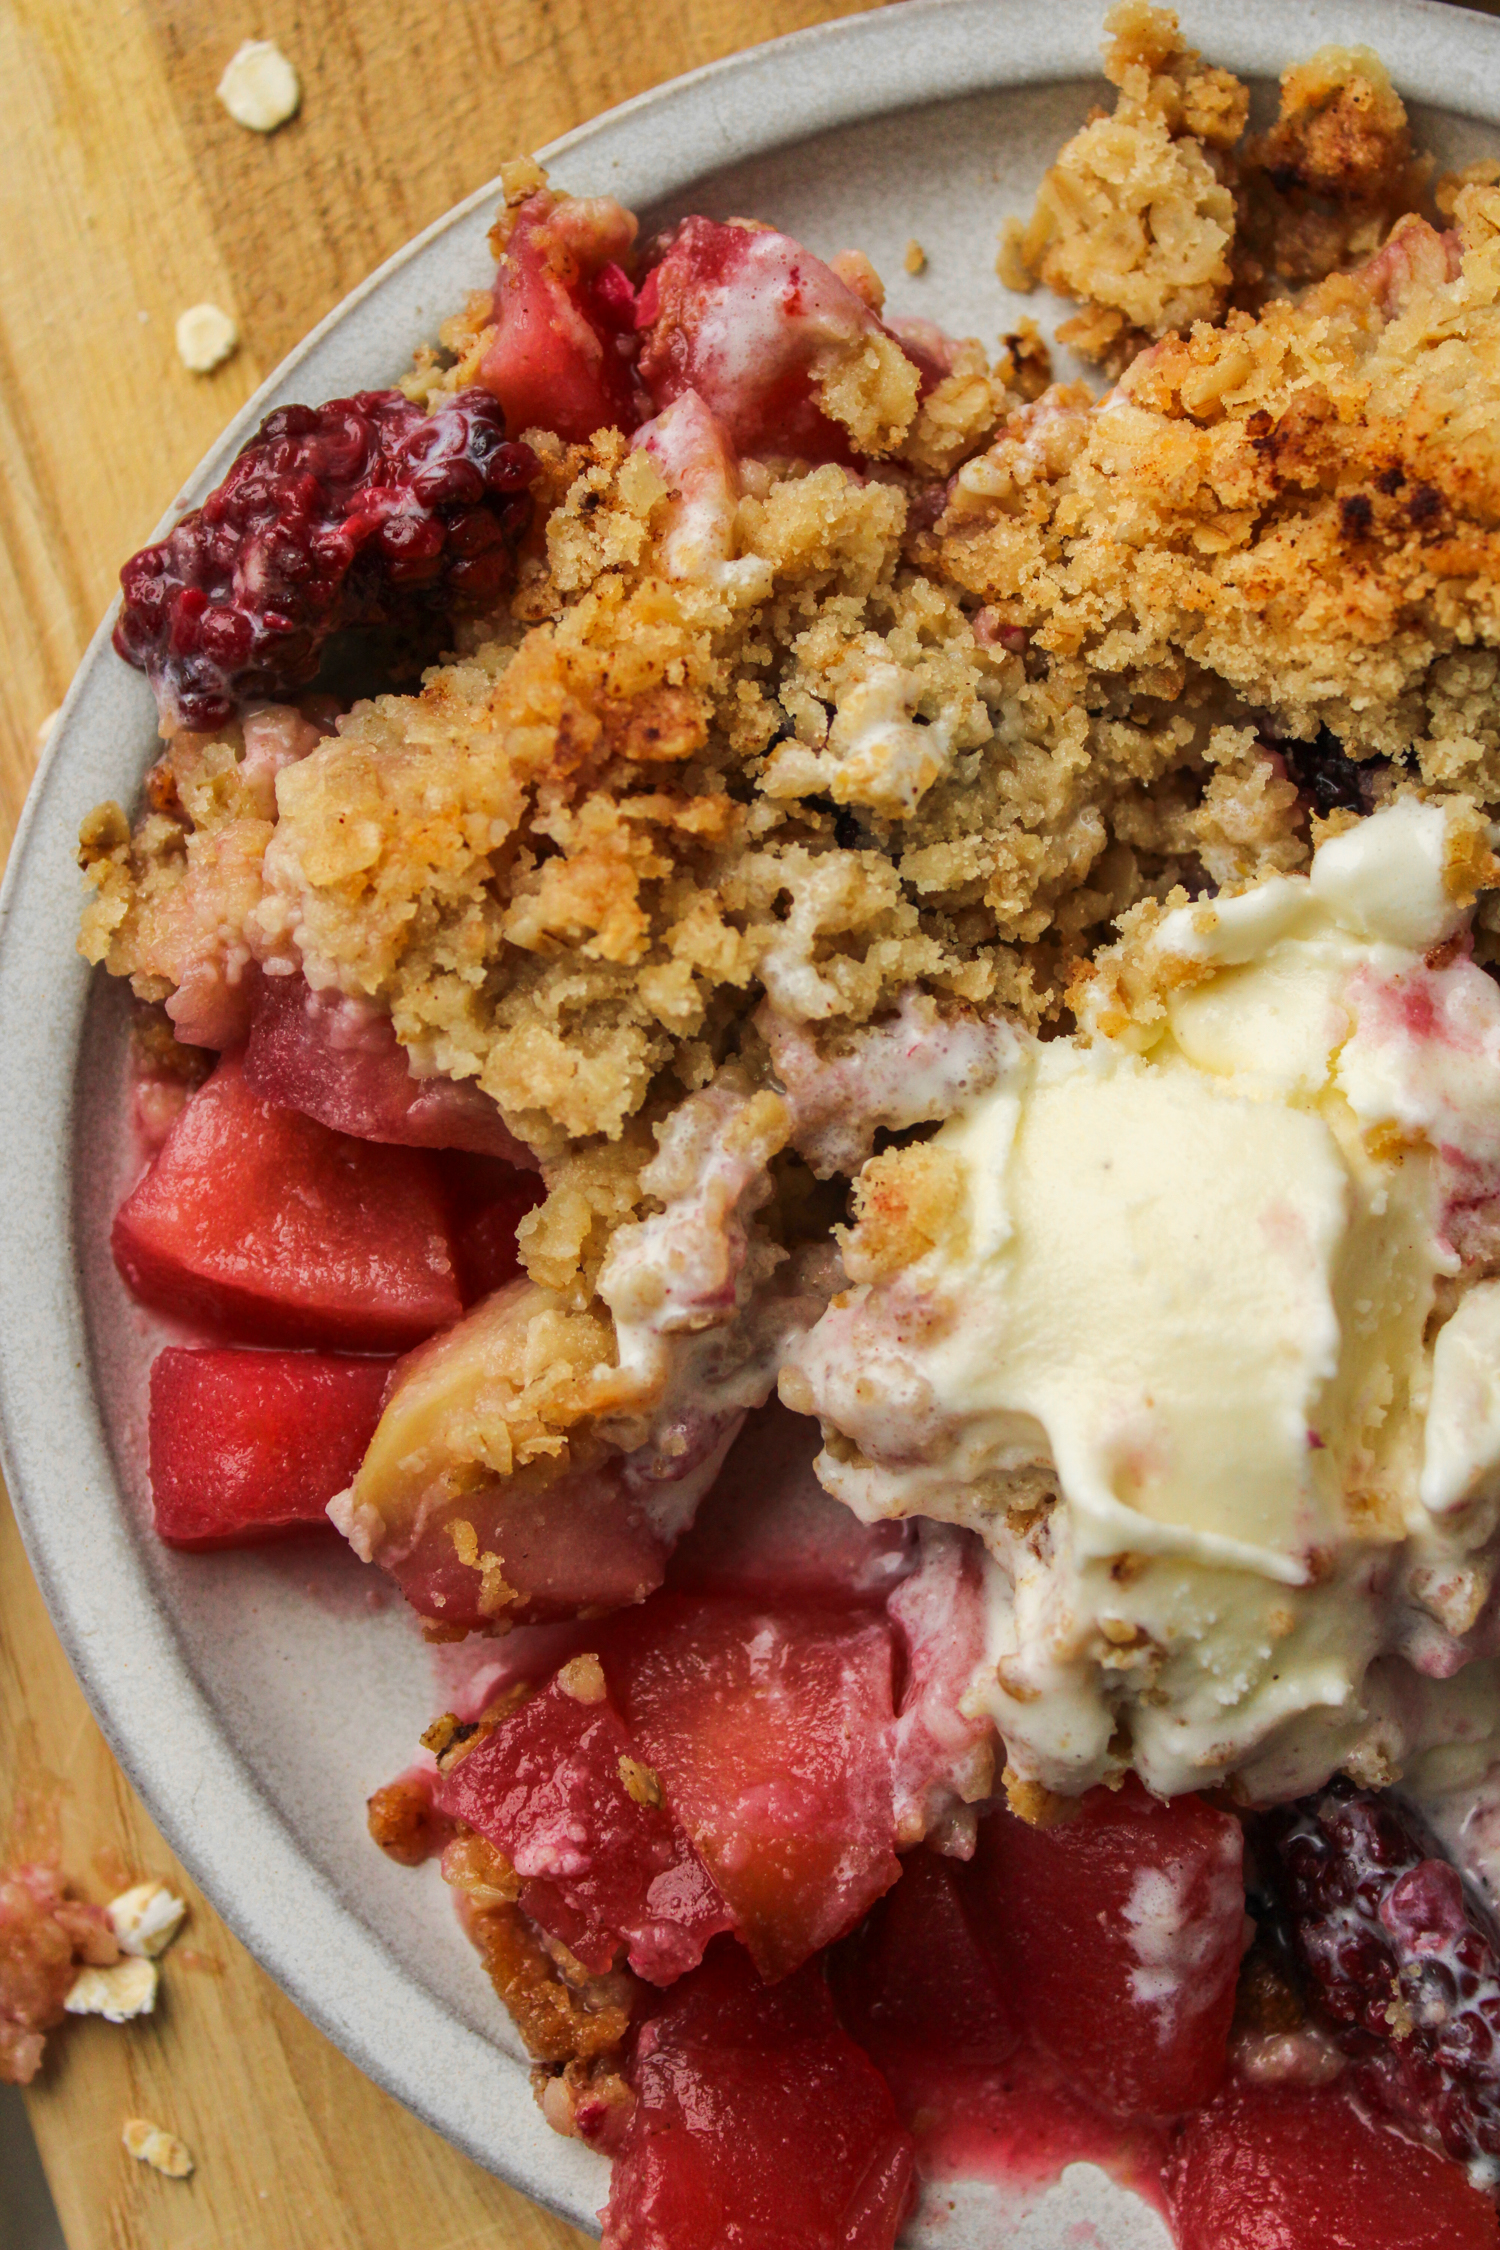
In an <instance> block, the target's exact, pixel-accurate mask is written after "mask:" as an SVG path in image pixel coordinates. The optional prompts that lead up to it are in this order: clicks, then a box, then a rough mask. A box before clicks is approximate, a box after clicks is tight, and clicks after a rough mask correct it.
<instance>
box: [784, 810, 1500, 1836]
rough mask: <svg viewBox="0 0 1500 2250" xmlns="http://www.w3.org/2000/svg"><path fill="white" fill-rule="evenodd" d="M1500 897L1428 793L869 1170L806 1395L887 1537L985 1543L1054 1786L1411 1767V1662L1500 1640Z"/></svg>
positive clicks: (1108, 964)
mask: <svg viewBox="0 0 1500 2250" xmlns="http://www.w3.org/2000/svg"><path fill="white" fill-rule="evenodd" d="M1497 872H1500V870H1496V868H1495V865H1494V862H1493V861H1492V859H1491V857H1490V853H1489V846H1488V839H1487V831H1485V830H1484V828H1483V826H1482V824H1481V823H1479V822H1478V821H1477V820H1476V819H1475V818H1474V817H1473V816H1472V815H1471V814H1469V813H1467V812H1466V811H1465V810H1464V809H1463V808H1461V807H1460V808H1457V809H1453V808H1449V809H1444V808H1442V807H1439V806H1436V805H1427V804H1423V803H1421V802H1419V801H1417V800H1415V799H1411V800H1400V801H1398V802H1396V803H1394V804H1392V805H1390V806H1389V807H1387V808H1386V809H1384V810H1383V811H1381V812H1379V813H1376V814H1375V815H1373V816H1372V817H1370V818H1369V819H1367V820H1364V821H1362V822H1360V823H1359V824H1358V825H1357V826H1355V827H1353V828H1352V829H1350V830H1349V831H1348V832H1347V833H1346V834H1344V835H1341V836H1339V837H1338V838H1336V839H1335V840H1333V841H1331V842H1329V843H1326V844H1325V845H1324V846H1323V848H1322V849H1321V850H1320V851H1319V852H1318V854H1317V855H1316V858H1315V860H1314V862H1313V867H1312V871H1311V874H1310V875H1309V876H1305V877H1289V876H1287V877H1277V878H1274V879H1273V880H1271V881H1269V882H1266V883H1263V884H1260V885H1258V886H1257V887H1255V888H1254V889H1252V890H1250V891H1247V892H1245V893H1244V894H1242V895H1241V896H1239V897H1236V898H1231V899H1221V900H1217V901H1215V902H1213V903H1212V904H1199V905H1197V906H1187V907H1182V908H1179V909H1176V910H1173V911H1170V912H1167V913H1165V914H1159V913H1157V912H1156V910H1154V909H1153V910H1151V913H1150V915H1148V916H1144V917H1140V918H1139V920H1138V925H1137V927H1136V929H1135V930H1134V932H1133V933H1132V935H1131V936H1130V937H1129V938H1128V939H1127V940H1126V941H1125V942H1124V943H1123V944H1122V945H1121V946H1120V947H1118V948H1116V949H1115V950H1114V951H1113V953H1111V954H1109V955H1106V956H1104V957H1103V959H1102V960H1101V962H1100V963H1099V965H1098V967H1097V970H1096V972H1095V973H1094V975H1093V976H1092V978H1091V980H1090V981H1089V983H1088V985H1087V987H1086V988H1085V990H1084V991H1083V992H1082V994H1081V995H1080V998H1079V1019H1080V1025H1081V1029H1080V1031H1079V1033H1078V1034H1077V1035H1076V1036H1074V1037H1072V1038H1067V1039H1055V1040H1050V1041H1045V1042H1044V1041H1038V1040H1035V1039H1032V1038H1029V1037H1026V1036H1022V1035H1017V1036H1016V1037H1015V1039H1014V1040H1013V1042H1012V1043H1011V1044H1010V1046H1009V1047H1008V1049H1007V1050H1006V1052H1005V1054H1004V1056H1003V1058H1002V1063H1001V1068H1000V1072H999V1076H998V1078H997V1079H996V1081H995V1083H994V1084H993V1086H992V1087H991V1088H990V1089H989V1090H988V1091H986V1092H984V1093H983V1094H982V1095H981V1096H980V1097H979V1098H977V1099H975V1100H974V1101H973V1102H972V1103H971V1104H970V1105H969V1106H968V1107H967V1108H966V1109H965V1110H964V1111H962V1112H961V1113H960V1114H959V1115H957V1116H955V1117H954V1118H952V1119H950V1120H949V1122H948V1123H946V1124H945V1125H944V1126H943V1127H942V1128H941V1130H940V1131H939V1132H938V1133H937V1134H936V1136H935V1137H934V1138H933V1139H931V1140H929V1141H926V1142H922V1143H918V1144H916V1145H914V1146H911V1147H908V1148H905V1149H901V1150H894V1151H890V1152H887V1153H886V1154H885V1155H884V1156H880V1157H876V1158H874V1159H873V1160H872V1161H871V1163H870V1164H868V1165H867V1166H866V1167H865V1170H864V1172H863V1173H862V1175H861V1178H860V1183H859V1198H858V1204H859V1223H858V1225H857V1227H856V1228H855V1229H854V1231H853V1233H852V1234H851V1236H850V1238H849V1240H848V1243H847V1245H846V1252H845V1263H846V1266H847V1269H848V1272H849V1274H850V1277H851V1280H852V1281H853V1283H854V1287H852V1288H851V1289H850V1290H849V1291H847V1292H846V1293H845V1294H843V1295H842V1296H841V1297H839V1298H836V1299H835V1300H834V1302H833V1304H832V1305H831V1306H830V1308H829V1310H828V1311H827V1312H826V1313H825V1315H824V1316H823V1318H822V1319H821V1320H820V1321H819V1322H818V1323H817V1325H816V1326H815V1327H814V1328H813V1329H812V1330H811V1332H810V1333H809V1334H808V1335H807V1336H806V1337H804V1338H803V1339H802V1340H801V1341H800V1342H799V1343H798V1345H797V1346H796V1347H795V1348H794V1351H793V1353H792V1355H791V1360H790V1364H789V1365H788V1368H787V1371H786V1374H785V1376H784V1379H783V1392H784V1395H785V1396H786V1398H787V1401H788V1403H789V1404H790V1405H792V1406H794V1407H798V1408H800V1409H801V1410H802V1411H805V1412H816V1413H817V1414H818V1415H820V1416H821V1418H822V1421H823V1425H824V1432H825V1447H824V1451H823V1454H822V1455H821V1457H820V1461H819V1474H820V1475H821V1476H822V1478H823V1481H824V1482H825V1484H827V1485H828V1487H829V1488H830V1489H831V1490H832V1491H834V1492H836V1493H837V1494H838V1495H839V1496H840V1497H841V1498H842V1499H844V1500H846V1501H847V1502H848V1503H849V1504H850V1505H851V1506H852V1507H854V1508H855V1509H857V1510H858V1511H859V1512H860V1513H861V1514H862V1515H865V1516H867V1517H870V1516H878V1515H888V1514H913V1513H916V1514H924V1515H931V1516H938V1517H943V1518H947V1519H950V1520H952V1521H955V1522H960V1523H966V1524H970V1525H972V1526H974V1527H975V1528H976V1529H977V1530H978V1531H979V1532H980V1533H981V1534H982V1535H983V1537H984V1539H985V1542H986V1545H987V1547H988V1549H989V1552H990V1555H991V1558H992V1568H991V1609H992V1636H993V1648H992V1657H993V1669H992V1672H991V1673H990V1674H989V1676H988V1678H987V1680H986V1682H985V1683H984V1685H983V1687H982V1690H980V1691H977V1692H982V1693H983V1695H984V1697H985V1699H986V1701H987V1704H988V1707H989V1708H990V1709H991V1711H992V1714H993V1716H994V1719H995V1721H996V1724H997V1725H998V1726H999V1728H1000V1731H1001V1732H1002V1734H1003V1735H1004V1738H1005V1741H1006V1745H1007V1749H1008V1752H1009V1756H1010V1760H1011V1764H1012V1767H1013V1768H1014V1769H1015V1770H1016V1771H1017V1773H1018V1774H1020V1775H1021V1776H1023V1777H1025V1778H1027V1779H1031V1780H1036V1781H1040V1782H1041V1783H1042V1784H1043V1785H1044V1786H1046V1787H1049V1788H1053V1789H1059V1790H1069V1791H1072V1790H1079V1789H1083V1788H1086V1787H1088V1786H1090V1785H1091V1784H1092V1783H1094V1782H1096V1781H1098V1780H1101V1779H1104V1778H1106V1777H1107V1776H1109V1775H1110V1774H1111V1773H1113V1772H1117V1771H1119V1770H1120V1769H1121V1768H1122V1767H1124V1766H1126V1765H1134V1766H1135V1767H1136V1768H1137V1769H1138V1770H1139V1771H1140V1772H1141V1774H1142V1776H1143V1777H1144V1778H1145V1780H1146V1781H1147V1782H1148V1783H1149V1784H1150V1785H1151V1786H1152V1787H1153V1788H1156V1789H1158V1790H1160V1791H1162V1792H1164V1793H1171V1792H1173V1791H1177V1790H1181V1789H1186V1788H1195V1787H1202V1786H1204V1785H1207V1784H1211V1783H1216V1782H1220V1781H1223V1780H1225V1779H1228V1778H1229V1777H1231V1776H1233V1777H1235V1778H1236V1780H1237V1783H1238V1785H1239V1786H1240V1787H1241V1788H1242V1790H1243V1792H1244V1793H1245V1794H1246V1795H1247V1796H1249V1797H1261V1796H1271V1795H1282V1794H1288V1793H1292V1792H1294V1791H1298V1790H1302V1789H1305V1788H1309V1787H1312V1786H1314V1785H1316V1784H1317V1783H1318V1782H1319V1781H1321V1780H1322V1779H1323V1778H1324V1777H1325V1776H1326V1774H1327V1773H1328V1772H1329V1771H1331V1770H1332V1769H1333V1768H1334V1767H1336V1766H1337V1765H1339V1764H1341V1763H1345V1762H1348V1761H1351V1760H1352V1761H1353V1764H1354V1766H1355V1768H1356V1769H1357V1770H1361V1771H1362V1773H1363V1775H1364V1777H1365V1778H1367V1779H1372V1780H1385V1779H1390V1778H1391V1777H1392V1773H1393V1770H1394V1767H1395V1765H1396V1764H1398V1763H1399V1759H1400V1756H1401V1754H1402V1740H1401V1722H1400V1712H1401V1708H1402V1702H1403V1699H1402V1696H1401V1695H1400V1693H1399V1692H1394V1691H1392V1689H1391V1687H1390V1685H1389V1680H1388V1674H1389V1664H1387V1665H1386V1666H1385V1667H1384V1668H1383V1669H1382V1671H1381V1673H1380V1679H1381V1680H1382V1681H1384V1682H1386V1685H1385V1686H1383V1687H1382V1690H1381V1693H1380V1694H1379V1695H1378V1696H1377V1695H1374V1694H1373V1692H1372V1693H1370V1694H1367V1693H1366V1676H1367V1673H1368V1672H1369V1668H1370V1666H1371V1665H1372V1663H1373V1662H1374V1661H1375V1660H1376V1659H1377V1658H1382V1657H1384V1658H1392V1657H1394V1658H1396V1659H1398V1660H1401V1661H1404V1663H1405V1664H1406V1666H1407V1667H1408V1668H1413V1667H1414V1668H1416V1670H1418V1671H1420V1672H1421V1673H1423V1674H1426V1675H1428V1676H1430V1677H1432V1678H1437V1679H1443V1678H1447V1677H1449V1676H1451V1675H1453V1674H1455V1673H1457V1672H1458V1671H1459V1670H1460V1669H1461V1668H1462V1667H1463V1666H1464V1664H1465V1663H1466V1662H1468V1661H1469V1659H1470V1658H1471V1657H1473V1656H1475V1655H1479V1654H1488V1653H1491V1643H1492V1641H1495V1642H1496V1644H1497V1645H1500V1637H1497V1636H1496V1635H1494V1634H1493V1633H1492V1631H1491V1627H1490V1621H1489V1617H1488V1611H1487V1606H1486V1605H1487V1603H1488V1597H1489V1589H1490V1582H1491V1577H1492V1574H1493V1570H1494V1564H1495V1555H1494V1552H1493V1550H1494V1547H1495V1544H1496V1539H1495V1531H1496V1520H1497V1514H1500V1506H1497V1503H1500V1361H1497V1355H1500V1280H1490V1279H1488V1278H1486V1276H1487V1273H1488V1272H1489V1270H1490V1268H1491V1267H1492V1266H1493V1268H1494V1269H1495V1270H1496V1271H1497V1272H1500V987H1497V986H1496V985H1495V984H1494V983H1493V982H1492V981H1491V979H1490V978H1489V977H1488V976H1486V975H1485V974H1484V972H1483V971H1482V970H1480V969H1479V968H1477V967H1476V966H1475V965H1474V964H1473V962H1472V961H1471V960H1470V959H1469V958H1468V945H1467V936H1466V929H1467V922H1468V910H1469V909H1470V907H1471V906H1472V904H1473V900H1474V895H1475V890H1476V887H1477V885H1478V884H1480V883H1482V882H1484V881H1486V880H1492V879H1493V878H1494V875H1495V874H1496V873H1497ZM1398 1684H1399V1683H1398ZM1430 1700H1431V1699H1430V1698H1429V1699H1428V1701H1427V1703H1425V1704H1424V1705H1423V1710H1424V1721H1423V1725H1424V1739H1427V1738H1430V1736H1431V1733H1432V1721H1431V1716H1430V1708H1429V1706H1430Z"/></svg>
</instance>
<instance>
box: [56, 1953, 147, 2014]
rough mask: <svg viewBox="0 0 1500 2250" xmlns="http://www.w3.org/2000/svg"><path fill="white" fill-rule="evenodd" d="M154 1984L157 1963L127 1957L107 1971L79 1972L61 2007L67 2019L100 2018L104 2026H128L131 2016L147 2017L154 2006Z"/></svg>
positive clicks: (130, 1956) (89, 1970) (134, 1956)
mask: <svg viewBox="0 0 1500 2250" xmlns="http://www.w3.org/2000/svg"><path fill="white" fill-rule="evenodd" d="M156 1984H157V1969H156V1963H155V1962H154V1961H147V1960H145V1959H143V1958H142V1957H141V1956H140V1955H139V1954H127V1955H126V1956H125V1958H124V1960H122V1961H116V1962H113V1963H112V1964H111V1966H110V1967H108V1968H106V1969H95V1968H83V1969H80V1970H79V1972H78V1974H77V1976H76V1977H75V1978H74V1979H73V1982H72V1984H71V1985H70V1986H69V1988H68V1996H67V1998H66V2000H64V2002H63V2006H64V2007H65V2008H66V2010H67V2012H68V2014H69V2015H70V2016H103V2018H104V2020H105V2022H106V2023H128V2022H129V2021H130V2020H131V2018H132V2017H134V2016H149V2015H150V2013H151V2011H152V2009H153V2008H154V2007H155V2006H156Z"/></svg>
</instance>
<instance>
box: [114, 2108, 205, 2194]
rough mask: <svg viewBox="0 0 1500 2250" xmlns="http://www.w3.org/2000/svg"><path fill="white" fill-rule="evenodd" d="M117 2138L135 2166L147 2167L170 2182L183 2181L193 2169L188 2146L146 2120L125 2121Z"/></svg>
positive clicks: (136, 2118) (145, 2118)
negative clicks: (132, 2159)
mask: <svg viewBox="0 0 1500 2250" xmlns="http://www.w3.org/2000/svg"><path fill="white" fill-rule="evenodd" d="M120 2138H121V2140H122V2141H123V2142H124V2144H125V2147H126V2148H127V2150H128V2151H129V2153H130V2154H131V2155H132V2156H133V2157H134V2158H135V2160H136V2162H137V2163H138V2164H149V2165H150V2167H151V2169H152V2171H153V2172H164V2173H165V2174H166V2176H167V2178H168V2179H169V2180H185V2179H186V2178H187V2176H188V2174H189V2173H190V2172H191V2171H192V2169H193V2159H192V2157H191V2155H190V2154H189V2153H188V2148H187V2143H186V2142H185V2141H180V2140H179V2139H178V2138H177V2135H176V2134H175V2133H169V2132H168V2131H167V2130H166V2128H165V2127H164V2126H161V2125H153V2124H152V2123H151V2120H150V2119H149V2117H127V2118H126V2120H125V2130H124V2132H123V2133H122V2134H121V2135H120Z"/></svg>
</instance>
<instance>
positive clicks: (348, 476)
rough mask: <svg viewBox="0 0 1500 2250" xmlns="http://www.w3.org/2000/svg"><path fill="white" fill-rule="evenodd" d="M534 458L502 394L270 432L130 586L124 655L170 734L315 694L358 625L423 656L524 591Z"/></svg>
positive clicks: (265, 426)
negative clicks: (438, 629) (420, 645)
mask: <svg viewBox="0 0 1500 2250" xmlns="http://www.w3.org/2000/svg"><path fill="white" fill-rule="evenodd" d="M535 471H536V459H535V456H534V455H533V454H532V452H531V450H530V448H529V447H527V446H524V445H517V444H513V443H512V442H511V441H510V440H509V439H508V438H507V436H506V431H505V417H504V415H503V413H502V411H501V409H500V407H499V405H498V404H497V402H496V401H495V400H494V399H493V398H492V397H491V396H490V394H489V392H488V391H482V390H469V391H462V392H460V393H459V395H458V396H457V397H456V398H453V399H449V400H445V401H444V403H443V404H442V405H441V406H439V407H438V408H436V409H435V411H434V412H433V413H431V414H428V413H425V412H424V411H423V409H422V408H421V407H419V406H413V405H412V403H411V401H410V400H409V399H406V398H403V397H402V395H401V393H400V392H399V391H360V392H358V393H357V394H356V395H355V396H354V397H353V398H342V399H332V400H330V401H329V402H328V404H327V405H325V406H286V407H282V408H281V409H280V410H279V411H278V412H277V413H275V414H272V415H269V416H268V417H267V419H266V420H265V421H264V422H263V423H262V424H261V426H260V428H259V430H258V431H257V432H256V434H255V436H254V437H253V438H251V440H250V442H249V443H248V444H247V445H246V446H245V447H244V448H243V449H242V451H241V452H240V453H239V454H238V455H237V456H236V458H235V461H234V463H233V465H232V467H231V468H230V470H229V473H228V475H227V476H226V477H225V479H224V481H223V483H222V484H220V485H219V486H218V487H217V488H216V489H215V490H214V491H213V492H211V493H210V494H209V497H208V498H207V500H205V501H204V503H203V506H202V507H201V508H195V509H194V510H193V512H192V513H191V514H190V515H187V516H184V518H183V519H182V522H181V523H179V524H178V525H177V527H176V529H175V530H173V531H171V532H169V533H168V535H167V537H166V538H165V539H163V540H162V541H160V542H159V544H157V545H156V546H154V547H146V548H143V549H142V550H141V552H140V553H139V554H138V555H134V556H132V558H131V560H130V561H129V562H128V563H127V564H126V565H125V568H124V569H123V570H122V571H121V573H120V583H121V586H122V588H123V590H124V606H123V607H122V609H121V611H120V617H119V622H118V623H117V625H116V626H115V633H114V644H115V647H116V649H117V650H118V651H119V653H120V655H121V656H123V657H124V658H125V660H126V662H127V663H130V664H134V665H135V666H136V667H137V668H138V669H139V670H141V671H143V672H145V673H146V674H147V676H148V677H149V679H150V681H151V685H152V687H153V688H154V689H155V691H156V699H157V703H158V706H159V707H160V709H161V712H162V715H163V718H164V719H165V720H166V721H167V723H168V725H169V726H170V727H184V726H185V727H195V728H208V727H216V726H222V725H223V724H224V723H225V721H226V720H228V719H231V718H233V716H234V715H235V713H236V711H237V710H238V709H240V708H241V707H242V705H243V704H244V703H245V702H246V701H247V700H248V699H249V698H250V697H252V696H257V695H261V696H266V695H270V696H274V695H282V694H285V693H286V692H287V691H288V690H289V689H292V688H297V687H303V686H305V685H306V684H307V682H308V681H309V680H311V679H312V677H313V675H314V674H315V673H316V671H317V668H318V662H319V658H320V654H321V651H322V649H323V645H324V643H325V642H326V641H327V639H328V637H329V635H330V634H332V633H333V632H335V631H336V630H338V629H339V628H340V627H343V626H383V627H390V628H393V629H394V630H396V631H398V632H407V633H413V634H414V635H415V636H416V637H418V638H419V639H420V638H421V637H422V636H423V633H424V629H425V632H426V634H427V635H428V637H430V635H431V632H432V630H433V628H434V627H435V626H436V625H437V624H438V623H439V622H440V621H441V619H442V618H443V617H444V616H445V615H447V614H448V613H449V612H451V611H454V610H459V609H462V610H467V611H470V612H475V611H482V610H483V609H485V608H486V607H487V606H489V604H491V603H492V602H494V601H496V600H498V599H499V597H500V596H501V595H502V594H503V593H504V592H505V590H506V588H507V587H508V586H509V585H510V584H511V582H512V579H513V578H514V575H515V549H516V542H517V541H518V540H519V539H520V538H521V537H522V536H523V535H524V533H525V530H526V527H527V524H528V523H529V521H530V517H531V499H530V495H529V492H528V491H527V486H528V484H529V483H530V480H531V478H532V476H533V475H534V474H535Z"/></svg>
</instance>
